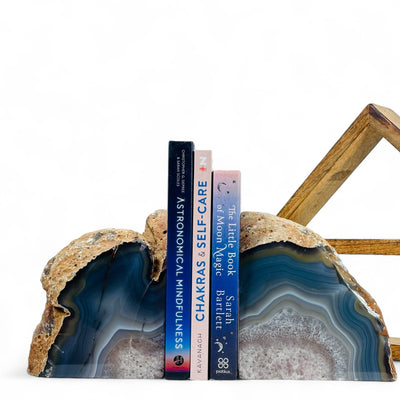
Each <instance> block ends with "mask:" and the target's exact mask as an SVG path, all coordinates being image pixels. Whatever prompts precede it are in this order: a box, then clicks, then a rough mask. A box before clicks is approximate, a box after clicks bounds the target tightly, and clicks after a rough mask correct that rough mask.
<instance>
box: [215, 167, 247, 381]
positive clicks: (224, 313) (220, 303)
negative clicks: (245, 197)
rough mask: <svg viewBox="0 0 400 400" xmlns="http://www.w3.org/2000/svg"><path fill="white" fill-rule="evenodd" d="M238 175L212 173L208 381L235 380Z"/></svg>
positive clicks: (238, 227)
mask: <svg viewBox="0 0 400 400" xmlns="http://www.w3.org/2000/svg"><path fill="white" fill-rule="evenodd" d="M239 236H240V172H239V171H214V172H213V206H212V246H211V291H210V379H237V376H238V329H239V326H238V320H239V318H238V317H239Z"/></svg>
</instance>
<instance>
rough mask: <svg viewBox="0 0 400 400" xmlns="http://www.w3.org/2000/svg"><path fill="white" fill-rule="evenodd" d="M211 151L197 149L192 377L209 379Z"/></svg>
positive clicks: (194, 193) (195, 170)
mask: <svg viewBox="0 0 400 400" xmlns="http://www.w3.org/2000/svg"><path fill="white" fill-rule="evenodd" d="M211 173H212V171H211V151H208V150H196V151H195V153H194V181H193V252H192V327H191V332H192V334H191V356H190V379H193V380H194V379H199V380H200V379H201V380H204V379H208V346H209V297H210V296H209V291H210V246H211V205H212V203H211V200H212V175H211Z"/></svg>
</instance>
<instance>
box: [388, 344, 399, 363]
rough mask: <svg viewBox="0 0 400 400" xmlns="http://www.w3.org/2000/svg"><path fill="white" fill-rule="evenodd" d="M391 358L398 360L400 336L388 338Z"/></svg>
mask: <svg viewBox="0 0 400 400" xmlns="http://www.w3.org/2000/svg"><path fill="white" fill-rule="evenodd" d="M389 343H390V348H391V349H392V356H393V360H396V361H400V338H389Z"/></svg>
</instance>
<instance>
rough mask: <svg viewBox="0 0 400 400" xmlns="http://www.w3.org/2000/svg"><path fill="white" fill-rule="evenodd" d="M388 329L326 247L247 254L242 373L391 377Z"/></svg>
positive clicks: (272, 247) (263, 248) (277, 246)
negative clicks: (339, 270)
mask: <svg viewBox="0 0 400 400" xmlns="http://www.w3.org/2000/svg"><path fill="white" fill-rule="evenodd" d="M383 329H384V327H383V326H382V324H381V322H380V320H379V319H378V318H376V315H374V313H373V312H372V313H371V310H370V309H368V306H367V305H366V302H365V300H364V299H363V298H362V297H361V296H360V295H359V294H358V293H357V292H355V291H353V290H351V288H349V286H348V285H347V284H346V283H345V281H344V280H343V279H342V277H341V276H340V275H339V274H338V271H337V270H336V268H335V266H334V265H333V263H332V260H331V259H330V258H328V257H327V256H326V252H325V250H324V249H321V248H311V249H308V248H304V247H300V246H297V245H295V244H293V243H289V242H280V243H269V244H265V245H260V246H257V247H255V248H252V249H250V250H247V251H245V252H244V253H243V254H242V256H241V266H240V343H239V348H240V355H239V357H240V366H241V368H240V378H242V379H252V378H253V379H254V378H259V379H330V380H374V381H376V380H378V381H381V380H382V381H387V380H393V374H392V372H391V365H390V363H389V359H390V357H389V355H390V347H389V344H388V340H387V337H385V336H383V335H382V331H383Z"/></svg>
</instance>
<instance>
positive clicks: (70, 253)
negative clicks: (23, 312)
mask: <svg viewBox="0 0 400 400" xmlns="http://www.w3.org/2000/svg"><path fill="white" fill-rule="evenodd" d="M166 229H167V227H166V211H164V210H159V211H156V212H154V213H153V214H151V215H150V216H149V217H148V218H147V221H146V227H145V231H144V233H143V234H140V233H137V232H134V231H131V230H128V229H101V230H98V231H94V232H90V233H87V234H84V235H83V236H81V237H80V238H78V239H75V240H73V241H72V242H71V243H70V244H69V245H68V246H66V247H65V248H63V249H62V250H61V251H60V252H59V253H57V255H56V256H54V257H53V258H51V259H50V260H49V262H48V263H47V265H46V267H45V269H44V271H43V273H42V276H41V282H42V286H43V289H44V290H45V291H46V298H47V299H46V305H45V310H44V312H43V315H42V319H41V322H40V323H39V325H38V326H37V327H36V329H35V331H34V333H33V338H32V343H31V348H30V353H29V360H28V372H29V373H30V374H32V375H36V376H38V375H39V374H40V373H41V372H42V371H43V370H44V368H45V366H46V363H47V357H48V352H49V350H50V347H51V345H52V344H53V343H54V340H55V338H56V336H57V335H58V333H59V331H60V329H61V326H62V324H63V321H64V318H65V317H67V316H68V315H69V312H68V310H67V309H65V308H64V307H62V306H61V305H60V304H59V303H58V296H59V294H60V293H61V291H62V290H63V289H64V288H65V286H66V284H67V283H68V282H69V281H71V280H72V279H73V278H74V277H75V275H76V273H77V272H78V271H80V270H81V269H83V268H85V267H86V266H87V265H88V264H89V263H90V262H91V261H93V260H94V259H95V258H96V257H98V256H99V255H101V254H103V253H104V252H106V251H109V250H111V249H113V248H117V247H118V246H119V245H121V244H123V243H134V242H138V243H143V244H144V245H146V246H148V248H149V250H150V254H151V257H152V279H153V280H155V281H157V280H158V278H159V276H160V274H161V271H162V268H163V264H164V261H165V256H166Z"/></svg>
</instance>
